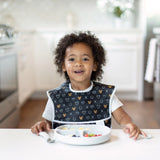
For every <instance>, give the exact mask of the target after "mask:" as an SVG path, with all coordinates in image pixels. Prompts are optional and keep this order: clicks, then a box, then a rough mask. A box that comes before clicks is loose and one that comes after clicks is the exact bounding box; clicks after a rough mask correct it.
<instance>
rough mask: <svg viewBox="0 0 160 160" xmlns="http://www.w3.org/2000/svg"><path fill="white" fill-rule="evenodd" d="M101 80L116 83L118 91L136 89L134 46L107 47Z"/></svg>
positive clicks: (135, 55)
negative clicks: (121, 47)
mask: <svg viewBox="0 0 160 160" xmlns="http://www.w3.org/2000/svg"><path fill="white" fill-rule="evenodd" d="M107 59H108V60H107V64H106V66H105V67H104V75H103V80H102V82H104V83H107V84H112V85H116V88H117V90H118V91H136V90H137V69H138V66H137V51H136V50H135V48H123V49H117V50H116V49H115V50H114V49H111V50H109V49H108V54H107Z"/></svg>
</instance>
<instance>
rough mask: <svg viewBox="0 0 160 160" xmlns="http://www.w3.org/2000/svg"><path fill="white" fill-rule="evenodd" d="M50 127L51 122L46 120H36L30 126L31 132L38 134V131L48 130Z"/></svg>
mask: <svg viewBox="0 0 160 160" xmlns="http://www.w3.org/2000/svg"><path fill="white" fill-rule="evenodd" d="M51 128H52V122H50V121H48V120H44V121H40V122H37V123H36V124H35V125H33V126H32V127H31V131H32V133H35V134H37V135H39V132H42V131H50V130H51Z"/></svg>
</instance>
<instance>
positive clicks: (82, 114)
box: [49, 82, 114, 124]
mask: <svg viewBox="0 0 160 160" xmlns="http://www.w3.org/2000/svg"><path fill="white" fill-rule="evenodd" d="M113 91H114V86H109V85H104V84H101V83H98V82H93V88H92V89H91V90H90V91H88V92H72V91H71V90H70V89H69V83H68V82H65V83H63V84H62V86H61V87H60V88H57V89H54V90H51V91H49V95H50V97H51V99H52V101H53V103H54V111H55V117H54V121H55V122H62V123H63V122H76V123H77V122H78V123H83V122H89V121H92V122H96V121H98V120H108V122H109V124H111V116H110V109H109V103H110V99H111V95H112V94H113Z"/></svg>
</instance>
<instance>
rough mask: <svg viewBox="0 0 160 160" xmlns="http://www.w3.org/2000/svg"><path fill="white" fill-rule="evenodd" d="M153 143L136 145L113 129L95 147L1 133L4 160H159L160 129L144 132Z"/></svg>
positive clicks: (0, 153)
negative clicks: (104, 139)
mask: <svg viewBox="0 0 160 160" xmlns="http://www.w3.org/2000/svg"><path fill="white" fill-rule="evenodd" d="M144 131H145V132H146V133H148V134H151V135H152V136H153V137H152V138H151V139H139V140H137V141H134V140H132V139H130V138H129V137H128V135H127V134H125V133H124V132H123V131H122V130H119V129H113V130H112V133H111V139H110V140H109V141H108V142H105V143H103V144H99V145H93V146H73V145H67V144H63V143H60V142H55V143H50V144H49V143H47V142H45V141H44V140H43V139H42V138H41V137H39V136H37V135H34V134H32V133H31V131H30V130H29V129H0V159H1V160H33V159H34V160H48V159H53V160H114V159H116V160H133V159H134V160H152V159H153V160H159V159H160V129H150V130H144Z"/></svg>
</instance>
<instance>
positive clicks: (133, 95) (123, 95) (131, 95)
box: [30, 90, 138, 100]
mask: <svg viewBox="0 0 160 160" xmlns="http://www.w3.org/2000/svg"><path fill="white" fill-rule="evenodd" d="M116 95H117V97H118V98H119V99H124V100H138V96H137V92H129V91H125V92H122V91H117V92H116ZM30 98H31V99H47V94H46V91H42V90H41V91H35V92H34V93H33V94H32V95H31V97H30Z"/></svg>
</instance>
